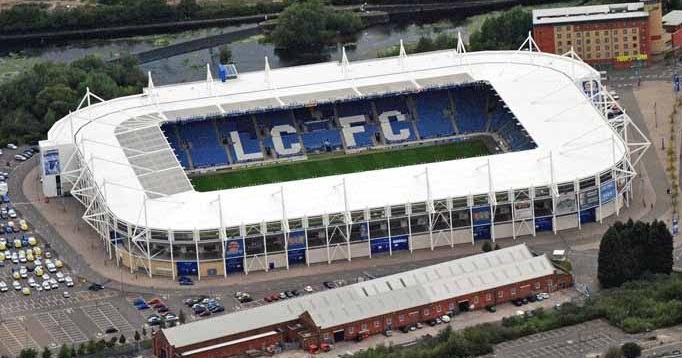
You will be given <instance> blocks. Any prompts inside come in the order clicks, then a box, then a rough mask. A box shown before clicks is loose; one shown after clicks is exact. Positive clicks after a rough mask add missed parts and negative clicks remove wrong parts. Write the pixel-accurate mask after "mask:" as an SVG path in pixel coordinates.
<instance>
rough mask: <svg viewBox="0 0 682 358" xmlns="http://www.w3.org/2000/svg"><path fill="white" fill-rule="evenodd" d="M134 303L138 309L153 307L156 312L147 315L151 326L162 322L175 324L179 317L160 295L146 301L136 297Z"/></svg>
mask: <svg viewBox="0 0 682 358" xmlns="http://www.w3.org/2000/svg"><path fill="white" fill-rule="evenodd" d="M133 305H134V306H135V308H137V309H138V310H147V309H150V308H153V309H154V310H155V311H156V312H155V313H152V314H150V315H149V316H147V323H148V324H149V325H150V326H158V325H161V323H162V322H165V323H169V324H173V325H174V324H175V323H176V322H177V321H178V320H179V317H178V316H177V315H176V314H175V313H173V312H171V310H170V308H168V306H167V305H166V303H165V302H164V301H163V300H161V299H160V298H158V297H155V298H152V299H150V300H149V301H145V300H144V299H143V298H136V299H135V300H133Z"/></svg>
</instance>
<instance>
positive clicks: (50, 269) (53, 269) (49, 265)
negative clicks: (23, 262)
mask: <svg viewBox="0 0 682 358" xmlns="http://www.w3.org/2000/svg"><path fill="white" fill-rule="evenodd" d="M45 266H46V267H47V271H48V272H50V273H55V272H57V266H55V265H54V264H53V263H52V262H50V263H46V264H45Z"/></svg>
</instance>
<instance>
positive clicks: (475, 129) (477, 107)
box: [449, 86, 488, 134]
mask: <svg viewBox="0 0 682 358" xmlns="http://www.w3.org/2000/svg"><path fill="white" fill-rule="evenodd" d="M449 93H450V95H451V96H452V100H453V102H454V104H455V113H456V116H455V120H456V121H457V128H459V132H460V133H461V134H468V133H479V132H483V131H485V124H486V122H487V120H488V119H487V116H486V102H485V101H483V100H482V98H486V97H482V96H481V95H482V94H487V91H485V89H483V90H481V89H479V88H478V87H473V86H472V87H463V88H462V89H459V90H457V91H449Z"/></svg>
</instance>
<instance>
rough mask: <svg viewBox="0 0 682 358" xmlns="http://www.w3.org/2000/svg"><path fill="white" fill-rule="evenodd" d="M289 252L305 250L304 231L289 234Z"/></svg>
mask: <svg viewBox="0 0 682 358" xmlns="http://www.w3.org/2000/svg"><path fill="white" fill-rule="evenodd" d="M288 248H289V250H295V249H305V231H303V230H301V231H292V232H290V233H289V241H288Z"/></svg>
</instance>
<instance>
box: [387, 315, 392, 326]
mask: <svg viewBox="0 0 682 358" xmlns="http://www.w3.org/2000/svg"><path fill="white" fill-rule="evenodd" d="M392 324H393V318H391V317H388V318H386V325H387V326H390V325H392Z"/></svg>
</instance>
